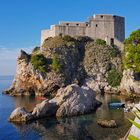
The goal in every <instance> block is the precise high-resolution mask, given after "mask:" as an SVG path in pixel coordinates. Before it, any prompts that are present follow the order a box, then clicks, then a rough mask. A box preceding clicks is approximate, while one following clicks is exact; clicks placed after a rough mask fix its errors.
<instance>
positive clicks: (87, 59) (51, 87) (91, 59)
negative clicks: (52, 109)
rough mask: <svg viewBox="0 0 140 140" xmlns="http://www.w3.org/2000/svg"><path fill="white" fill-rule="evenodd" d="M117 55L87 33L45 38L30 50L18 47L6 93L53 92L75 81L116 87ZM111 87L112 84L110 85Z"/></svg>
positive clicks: (118, 74)
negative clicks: (14, 69)
mask: <svg viewBox="0 0 140 140" xmlns="http://www.w3.org/2000/svg"><path fill="white" fill-rule="evenodd" d="M121 67H122V64H121V55H120V53H119V51H118V50H117V49H116V48H114V47H113V46H108V45H106V43H105V41H103V40H100V39H98V40H92V39H91V38H89V37H75V38H72V37H70V36H57V37H54V38H48V39H46V40H45V42H44V44H43V45H42V46H41V47H40V48H39V47H38V48H35V49H34V50H33V52H32V53H31V54H27V53H26V52H24V51H21V53H20V55H19V57H18V60H17V71H16V75H15V78H14V81H13V84H12V86H11V87H10V89H8V90H7V91H5V92H6V93H8V94H10V95H32V94H35V95H43V96H44V95H45V96H47V95H50V94H51V95H52V96H53V95H54V94H55V93H56V91H57V90H58V89H59V88H60V87H65V86H67V85H69V84H73V83H76V84H78V85H83V84H84V85H85V84H86V85H88V86H89V87H91V88H93V89H94V90H96V91H98V92H106V91H107V92H108V91H110V92H111V91H115V90H116V91H118V88H117V87H118V86H119V84H120V80H121V75H122V68H121ZM114 87H115V88H114Z"/></svg>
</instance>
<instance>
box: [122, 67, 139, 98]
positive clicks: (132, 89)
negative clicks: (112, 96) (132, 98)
mask: <svg viewBox="0 0 140 140" xmlns="http://www.w3.org/2000/svg"><path fill="white" fill-rule="evenodd" d="M136 79H137V77H135V73H134V72H133V71H132V70H130V69H127V70H124V72H123V78H122V80H121V85H120V90H121V92H122V93H129V94H135V95H137V96H140V81H139V80H136Z"/></svg>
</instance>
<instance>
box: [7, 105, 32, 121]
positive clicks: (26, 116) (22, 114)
mask: <svg viewBox="0 0 140 140" xmlns="http://www.w3.org/2000/svg"><path fill="white" fill-rule="evenodd" d="M31 120H33V115H32V114H31V113H29V112H28V111H27V110H26V109H25V108H24V107H18V108H17V109H15V110H14V111H13V112H12V113H11V115H10V117H9V121H10V122H18V123H20V122H28V121H31Z"/></svg>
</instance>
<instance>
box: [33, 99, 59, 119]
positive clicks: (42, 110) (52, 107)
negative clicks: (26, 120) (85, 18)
mask: <svg viewBox="0 0 140 140" xmlns="http://www.w3.org/2000/svg"><path fill="white" fill-rule="evenodd" d="M56 110H57V105H56V103H53V102H51V103H49V100H44V101H43V102H41V103H40V104H37V105H36V107H35V108H34V109H33V112H32V115H33V116H34V117H35V118H42V117H48V116H55V114H56Z"/></svg>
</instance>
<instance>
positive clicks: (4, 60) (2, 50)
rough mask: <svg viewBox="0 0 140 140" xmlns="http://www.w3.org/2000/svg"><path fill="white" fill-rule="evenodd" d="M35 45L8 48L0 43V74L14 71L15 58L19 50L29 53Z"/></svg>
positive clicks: (11, 73)
mask: <svg viewBox="0 0 140 140" xmlns="http://www.w3.org/2000/svg"><path fill="white" fill-rule="evenodd" d="M34 47H35V46H30V47H27V48H24V47H23V48H8V47H5V46H2V45H0V75H13V74H15V71H16V59H17V57H18V55H19V53H20V50H21V49H22V50H24V51H26V52H27V53H31V51H32V50H33V48H34Z"/></svg>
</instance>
